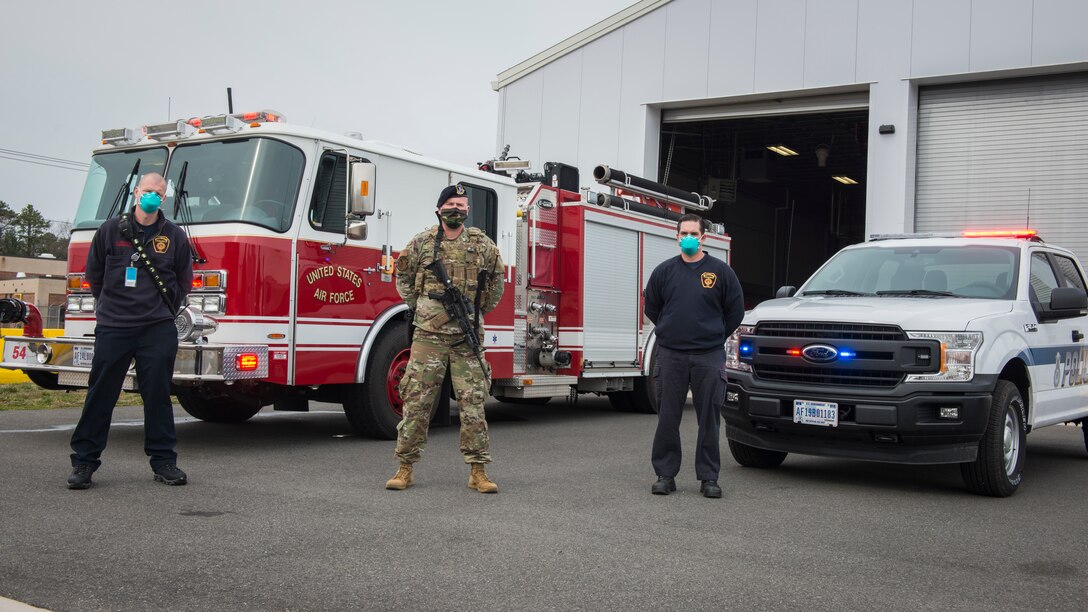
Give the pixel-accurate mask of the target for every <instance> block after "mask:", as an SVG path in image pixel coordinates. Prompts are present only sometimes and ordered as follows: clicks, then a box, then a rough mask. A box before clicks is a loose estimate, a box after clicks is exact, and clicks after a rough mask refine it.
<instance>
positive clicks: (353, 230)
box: [346, 220, 367, 240]
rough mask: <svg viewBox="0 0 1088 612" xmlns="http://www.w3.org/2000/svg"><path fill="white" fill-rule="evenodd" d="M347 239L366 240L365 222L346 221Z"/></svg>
mask: <svg viewBox="0 0 1088 612" xmlns="http://www.w3.org/2000/svg"><path fill="white" fill-rule="evenodd" d="M346 231H347V235H348V238H351V239H352V240H366V235H367V227H366V221H358V220H355V221H348V226H347V230H346Z"/></svg>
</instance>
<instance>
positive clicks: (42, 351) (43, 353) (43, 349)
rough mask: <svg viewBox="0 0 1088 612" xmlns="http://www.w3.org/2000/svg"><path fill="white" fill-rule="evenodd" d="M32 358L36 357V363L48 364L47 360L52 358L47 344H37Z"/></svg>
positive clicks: (51, 350)
mask: <svg viewBox="0 0 1088 612" xmlns="http://www.w3.org/2000/svg"><path fill="white" fill-rule="evenodd" d="M34 356H35V357H37V359H38V363H40V364H42V365H45V364H47V363H49V359H50V358H52V357H53V349H52V348H50V347H49V345H48V344H39V345H38V347H37V348H35V349H34Z"/></svg>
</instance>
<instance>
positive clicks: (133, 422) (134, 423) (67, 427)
mask: <svg viewBox="0 0 1088 612" xmlns="http://www.w3.org/2000/svg"><path fill="white" fill-rule="evenodd" d="M299 414H344V412H343V411H342V410H309V411H307V412H267V413H266V412H262V413H260V414H257V415H254V416H253V418H255V419H258V418H261V419H267V418H271V417H282V416H288V415H299ZM199 421H200V419H198V418H196V417H191V416H187V417H178V418H175V419H174V423H175V424H176V423H194V422H199ZM143 426H144V421H143V419H130V420H127V421H114V422H112V423H110V427H143ZM75 428H76V424H75V423H65V424H64V425H50V426H49V427H41V428H38V429H0V434H8V433H44V432H49V431H71V430H73V429H75ZM0 612H4V609H3V608H0Z"/></svg>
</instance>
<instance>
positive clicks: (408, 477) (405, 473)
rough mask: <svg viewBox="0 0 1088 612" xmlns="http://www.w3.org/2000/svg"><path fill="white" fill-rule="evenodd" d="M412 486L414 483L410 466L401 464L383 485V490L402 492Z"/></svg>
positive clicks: (409, 464)
mask: <svg viewBox="0 0 1088 612" xmlns="http://www.w3.org/2000/svg"><path fill="white" fill-rule="evenodd" d="M413 484H415V481H414V480H412V464H411V463H401V464H400V469H398V470H397V473H396V475H395V476H393V477H392V478H390V479H389V480H388V482H386V483H385V488H387V489H393V490H396V491H403V490H405V489H407V488H408V487H410V486H412V485H413Z"/></svg>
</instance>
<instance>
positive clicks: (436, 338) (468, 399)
mask: <svg viewBox="0 0 1088 612" xmlns="http://www.w3.org/2000/svg"><path fill="white" fill-rule="evenodd" d="M457 338H458V337H457V336H450V335H445V334H435V333H430V332H425V331H422V330H419V329H417V330H416V332H415V338H414V339H413V341H412V354H411V356H410V357H409V358H408V366H407V369H406V370H405V372H404V378H402V379H401V381H400V387H399V391H400V396H401V399H403V400H404V418H402V419H401V421H400V424H399V425H397V450H396V452H395V453H394V454H395V455H396V458H397V459H398V460H399V461H402V462H406V463H415V462H417V461H419V458H420V455H421V454H422V453H423V448H424V447H425V446H426V445H427V429H428V427H430V424H431V408H433V407H434V403H435V401H436V400H437V399H438V393H439V391H441V389H442V380H443V379H444V378H445V376H446V369H447V368H449V370H450V378H451V379H452V382H453V391H454V395H455V397H456V398H457V405H458V408H459V410H460V414H461V454H462V455H464V456H465V463H490V462H491V453H490V451H489V450H488V446H489V440H488V436H487V419H486V417H485V416H484V399H485V398H486V397H487V393H488V387H489V385H490V382H489V374H490V372H487V373H484V372H481V371H480V363H479V362H478V361H477V360H476V355H475V354H473V352H472V349H471V348H469V347H468V346H467V345H466V344H464V343H461V344H458V345H457V346H450V344H451V343H453V342H456V341H457ZM484 363H485V364H486V363H487V362H486V361H485V362H484ZM489 369H490V368H489Z"/></svg>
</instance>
